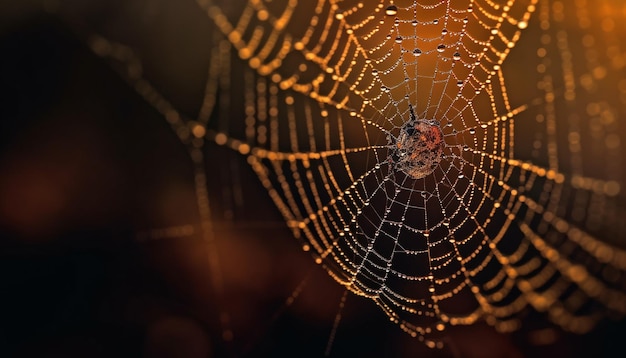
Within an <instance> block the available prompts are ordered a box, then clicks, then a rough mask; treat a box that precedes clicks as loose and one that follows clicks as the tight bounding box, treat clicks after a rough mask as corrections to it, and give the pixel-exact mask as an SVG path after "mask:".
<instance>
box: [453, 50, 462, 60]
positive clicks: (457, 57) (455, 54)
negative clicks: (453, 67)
mask: <svg viewBox="0 0 626 358" xmlns="http://www.w3.org/2000/svg"><path fill="white" fill-rule="evenodd" d="M452 58H453V59H454V60H455V61H458V60H460V59H461V54H460V53H458V52H455V53H454V55H452Z"/></svg>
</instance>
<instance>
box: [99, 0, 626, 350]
mask: <svg viewBox="0 0 626 358" xmlns="http://www.w3.org/2000/svg"><path fill="white" fill-rule="evenodd" d="M198 3H199V5H200V7H201V8H202V9H203V10H204V11H206V13H207V15H208V17H209V18H210V19H211V20H212V21H213V23H214V24H215V27H216V28H217V31H216V32H215V34H214V35H215V36H214V41H213V52H212V57H211V63H210V65H209V75H208V80H207V87H206V93H205V101H204V102H203V105H202V108H201V109H200V111H199V114H198V116H197V118H195V119H194V120H191V119H188V118H185V117H184V116H183V115H182V114H180V113H179V112H178V111H176V109H175V108H174V107H173V106H172V105H171V104H170V103H169V102H168V101H167V100H166V99H164V98H163V97H161V96H160V95H159V94H158V92H157V91H156V90H155V89H154V88H153V87H152V86H151V85H150V84H149V83H148V82H147V81H146V80H144V79H143V78H142V77H141V66H140V64H139V63H138V61H137V60H136V59H134V58H133V57H132V56H130V55H128V56H126V55H123V56H121V55H119V54H120V53H126V52H125V51H121V50H120V51H116V49H118V50H119V49H120V48H123V46H122V47H120V45H116V44H114V43H111V42H108V41H107V40H105V39H103V38H100V37H98V38H94V40H93V42H92V45H93V46H92V47H93V48H94V51H95V52H96V53H99V54H101V55H103V56H112V57H117V58H118V59H120V60H122V61H123V62H126V63H127V65H128V74H129V77H130V79H131V80H132V81H133V83H134V85H135V88H137V90H138V92H139V93H141V94H142V95H143V96H144V97H145V98H146V99H147V100H148V101H150V102H151V103H152V104H153V105H154V106H155V108H157V109H159V110H160V111H161V112H162V113H163V114H164V116H165V117H166V119H167V120H168V121H169V122H170V123H171V124H172V126H173V128H174V130H175V131H176V133H178V135H179V136H180V137H181V140H183V141H184V142H185V143H188V144H190V145H191V147H192V148H194V149H193V150H192V151H191V155H192V159H194V161H195V162H197V163H203V160H204V159H203V158H202V151H201V150H200V149H201V148H202V146H203V145H204V144H203V143H204V142H203V141H204V140H205V139H208V140H210V141H212V142H214V143H217V144H218V145H223V146H227V147H230V148H232V149H234V150H236V151H238V152H240V153H241V154H242V155H244V156H246V157H247V160H248V163H249V164H250V165H251V167H252V168H253V169H254V171H255V172H256V173H257V174H258V176H259V178H260V180H261V182H262V184H263V185H264V186H265V187H266V189H267V190H268V193H269V195H270V197H271V198H272V199H273V201H274V202H275V204H276V205H277V207H278V209H279V210H280V212H281V213H282V215H283V216H284V218H285V220H286V221H287V224H288V225H289V227H291V228H292V230H293V233H294V235H295V236H296V237H297V238H298V239H299V240H301V241H302V248H303V249H304V250H305V251H310V252H311V254H312V256H313V259H314V260H315V262H316V263H318V264H321V265H323V267H324V268H325V269H326V270H327V271H328V273H329V274H330V275H331V276H332V277H333V278H334V279H335V280H336V281H337V282H339V283H340V284H342V285H344V286H345V287H346V288H347V289H349V290H350V291H352V292H354V293H355V294H358V295H362V296H365V297H368V298H371V299H372V300H373V301H374V302H375V303H376V304H377V305H379V306H380V307H381V309H382V310H383V311H384V312H385V313H386V314H387V315H388V316H389V318H390V320H391V321H393V322H395V323H397V324H398V325H399V326H400V327H401V328H402V329H403V330H404V331H406V332H408V333H409V334H411V335H413V336H416V337H419V339H420V340H424V339H425V337H429V338H428V339H426V343H427V344H428V345H429V346H432V347H435V346H439V345H440V343H439V342H438V341H437V335H438V333H437V332H438V331H443V330H444V329H445V327H446V326H447V325H468V324H472V323H474V322H476V321H477V320H479V319H484V320H485V321H486V322H487V323H489V324H492V325H494V326H496V328H498V329H501V330H504V331H508V330H513V329H515V328H517V327H518V325H519V323H518V318H519V313H520V312H523V311H524V310H526V309H527V307H529V306H530V307H532V308H534V309H536V310H539V311H546V312H547V314H548V316H549V317H550V318H551V319H552V320H553V321H554V322H556V323H557V324H559V325H561V326H562V327H564V328H565V329H568V330H571V331H574V332H585V331H588V330H589V329H591V328H592V327H593V325H594V324H595V323H596V322H597V321H598V320H599V319H600V318H601V317H602V316H603V314H604V312H606V309H607V308H608V309H609V310H610V311H614V312H618V313H620V314H623V313H625V312H626V294H624V291H625V285H626V278H625V275H624V270H626V252H624V251H623V250H622V249H619V248H617V246H616V245H619V243H620V242H621V240H623V238H624V232H626V230H625V229H626V228H625V227H624V226H625V225H626V224H625V221H624V220H623V218H624V217H625V215H624V209H623V208H622V207H620V206H619V204H618V203H619V200H620V198H623V195H622V193H621V185H622V177H621V167H622V166H623V157H622V155H621V150H622V147H621V144H620V143H621V140H623V133H620V132H619V129H620V123H619V122H618V117H619V116H620V115H624V114H625V113H624V112H625V110H624V104H626V79H624V76H623V71H624V66H626V52H625V51H624V49H623V44H621V43H620V40H619V33H620V32H622V33H623V32H626V29H624V28H623V23H624V22H623V21H621V22H620V20H621V19H623V18H624V17H626V7H625V6H624V5H623V4H621V3H620V2H619V1H603V2H602V4H601V5H600V6H596V5H593V4H592V3H591V2H589V1H585V0H577V1H575V2H574V5H572V6H571V7H567V9H566V6H565V3H564V2H562V1H547V0H542V1H539V0H529V1H508V2H499V1H489V0H484V1H478V0H477V1H470V0H461V1H453V0H449V1H435V0H432V1H393V2H388V1H381V2H373V1H372V2H365V1H363V2H359V1H351V0H346V1H325V0H319V1H297V0H284V1H277V0H273V1H261V0H250V1H248V2H247V3H246V4H242V6H241V7H238V6H227V5H228V4H226V3H224V4H222V3H221V2H219V1H214V2H210V1H203V0H199V1H198ZM568 5H569V4H568ZM596 23H600V26H595V27H594V26H593V25H594V24H596ZM618 26H622V27H618ZM527 31H528V32H530V33H531V34H533V35H534V36H536V37H537V38H538V40H535V41H533V42H531V43H533V44H538V46H539V48H538V49H536V54H535V53H532V54H531V55H532V56H529V57H532V60H530V61H526V62H530V64H528V63H523V64H522V65H523V66H527V67H524V68H518V67H516V68H514V69H512V70H511V73H512V75H513V76H517V77H516V79H517V80H518V81H519V80H524V79H526V78H525V76H534V77H536V78H537V81H536V83H537V89H536V91H537V92H536V94H537V96H536V98H535V99H530V100H528V99H526V100H527V102H526V103H523V104H522V105H518V106H513V105H512V104H511V103H510V101H509V98H508V97H509V96H508V92H507V89H506V87H505V83H504V78H505V73H506V71H505V70H503V66H504V67H506V63H505V60H507V56H508V55H509V53H510V52H511V51H512V50H513V49H514V48H515V47H516V45H517V44H518V41H519V40H520V37H523V36H522V34H523V33H525V32H527ZM579 33H580V36H579V37H577V35H578V34H579ZM529 35H530V34H529ZM231 49H234V52H235V53H237V55H238V56H239V57H240V58H241V59H243V60H244V61H245V63H246V64H247V66H244V69H243V70H242V71H235V70H234V69H232V68H231V66H233V64H234V63H235V62H234V61H233V59H232V58H231ZM533 51H535V48H533ZM116 54H118V55H117V56H116ZM576 56H579V57H581V58H582V60H578V57H576ZM126 57H128V58H126ZM514 72H518V73H517V74H515V73H514ZM519 72H521V76H520V73H519ZM613 74H614V75H615V76H613ZM619 75H621V77H620V76H619ZM234 81H240V82H241V83H243V86H244V93H243V101H244V108H243V112H244V113H242V116H241V117H237V118H234V119H232V118H231V119H229V118H228V117H226V118H225V117H224V116H221V117H220V116H213V115H212V113H213V111H214V109H215V108H216V103H218V102H219V103H227V102H228V99H227V100H224V99H225V98H231V97H235V96H241V95H242V94H241V93H238V92H236V91H235V90H233V89H232V83H233V82H234ZM606 93H609V95H607V94H606ZM221 110H222V111H223V110H224V109H223V108H222V109H221ZM412 116H415V117H416V118H417V119H418V120H434V121H437V122H438V123H439V125H440V127H441V130H442V132H443V136H444V141H445V148H444V151H443V155H442V157H441V161H440V162H439V163H438V165H437V166H436V168H435V170H434V171H433V172H432V173H431V174H430V175H428V176H426V177H425V178H421V179H414V178H412V177H410V176H408V175H406V174H405V173H404V172H402V171H400V170H398V168H397V167H396V165H395V161H397V158H395V157H394V156H393V155H392V153H394V146H396V145H397V140H398V138H399V135H400V132H401V130H402V128H403V126H404V125H405V124H406V123H407V121H409V120H411V118H412ZM520 131H521V132H523V134H524V142H522V143H514V142H515V138H521V136H519V137H518V136H516V132H520ZM528 138H532V140H529V139H528ZM597 158H602V160H600V161H599V160H597ZM209 160H210V158H209ZM198 180H200V181H202V178H201V177H200V178H199V179H198ZM609 241H611V242H609ZM455 299H464V300H465V301H468V300H469V301H471V302H473V303H472V304H471V305H470V306H468V305H467V304H464V305H456V304H455V302H457V301H455ZM459 307H461V308H459ZM468 307H470V308H468Z"/></svg>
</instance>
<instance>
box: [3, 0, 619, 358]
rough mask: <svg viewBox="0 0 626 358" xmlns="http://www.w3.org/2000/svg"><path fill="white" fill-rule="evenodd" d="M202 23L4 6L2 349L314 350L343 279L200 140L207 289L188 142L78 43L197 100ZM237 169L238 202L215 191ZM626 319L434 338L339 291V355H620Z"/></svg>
mask: <svg viewBox="0 0 626 358" xmlns="http://www.w3.org/2000/svg"><path fill="white" fill-rule="evenodd" d="M208 22H209V21H208V20H207V19H206V18H205V17H204V15H203V14H202V13H201V12H200V11H198V9H197V5H196V4H195V3H194V2H193V1H178V2H176V1H103V0H91V1H78V0H76V1H73V2H72V1H53V0H50V1H43V2H41V1H34V0H33V1H20V2H16V1H7V0H5V1H1V2H0V118H1V121H0V357H212V356H321V355H323V354H324V352H325V350H326V347H327V344H328V340H329V335H330V333H331V330H332V327H333V322H334V320H335V315H336V314H337V312H338V310H339V302H340V300H341V297H342V295H343V289H342V288H341V287H339V285H337V284H336V283H335V282H334V281H333V280H332V279H331V278H330V277H328V275H327V274H326V273H325V272H324V270H323V269H322V268H321V267H319V266H317V265H315V264H314V263H313V261H312V260H311V258H310V256H309V255H307V254H305V253H304V252H302V250H301V249H300V246H299V244H298V243H297V242H296V241H295V240H294V239H293V237H292V235H291V232H290V231H289V230H288V229H287V228H286V225H285V224H284V221H283V220H282V218H281V216H280V214H279V213H278V211H277V210H276V209H275V207H274V205H273V204H272V202H271V200H270V198H269V197H268V195H267V193H266V192H265V190H264V189H263V187H262V186H261V185H260V183H258V180H257V178H256V175H255V174H254V173H253V172H252V171H251V169H250V168H249V166H248V165H247V164H246V163H245V158H243V157H242V156H240V155H238V154H237V153H234V152H232V151H229V150H226V149H223V148H218V147H212V146H211V144H209V145H208V146H209V148H208V149H207V153H208V156H209V159H210V160H211V161H212V162H211V163H214V166H213V165H210V166H212V168H209V169H210V170H211V171H210V176H209V178H208V188H209V197H210V199H211V204H212V205H213V207H212V209H213V216H214V225H215V232H216V237H217V238H218V240H217V246H213V247H215V248H216V249H218V251H219V254H220V263H221V265H220V267H221V271H222V272H221V274H222V278H223V281H224V285H223V291H222V292H218V293H217V294H216V292H215V289H214V287H213V286H212V284H211V279H212V278H211V274H210V268H209V259H208V258H209V255H210V252H207V243H206V241H204V240H203V239H202V238H201V235H200V230H199V226H198V222H199V218H198V209H197V201H196V193H195V192H194V190H195V189H194V183H193V165H192V162H191V160H190V158H189V154H188V152H187V149H186V147H185V146H184V145H183V144H182V143H181V142H180V141H179V139H178V138H177V137H176V135H175V134H174V133H173V131H172V130H171V128H170V127H169V125H168V124H167V123H166V121H165V120H164V119H163V118H162V116H161V115H160V114H159V113H158V112H157V111H156V110H155V109H154V108H152V106H150V105H149V104H148V103H146V102H145V101H144V100H143V99H142V98H141V97H140V96H139V95H138V94H136V92H135V91H134V90H133V89H132V88H130V87H129V85H128V84H127V83H126V82H125V81H124V79H123V78H122V77H121V76H119V74H118V73H117V72H116V71H115V70H114V69H113V68H112V66H111V65H110V64H109V63H107V62H106V61H104V60H102V59H101V58H98V57H97V56H95V55H94V54H93V53H92V52H91V51H90V49H89V48H88V46H87V44H86V38H87V37H88V36H89V34H91V32H92V31H96V30H97V31H103V32H106V33H110V34H113V35H118V37H122V35H123V38H124V39H125V40H127V42H128V43H129V44H130V45H134V46H138V47H140V48H142V49H143V52H142V53H141V55H142V58H151V59H152V62H148V63H147V64H146V72H148V73H150V74H151V75H152V77H151V79H152V80H153V81H154V82H155V84H156V85H157V86H158V87H159V89H161V90H162V92H163V93H164V94H165V95H166V97H167V98H171V99H172V101H173V102H174V103H176V104H177V106H178V107H179V108H182V109H183V111H189V113H194V112H193V111H194V110H195V106H196V105H197V103H198V101H199V100H201V98H200V97H201V95H202V86H203V85H204V83H203V81H204V78H205V69H206V65H207V60H208V48H207V46H206V44H207V43H208V40H207V39H208V38H209V35H208V34H207V33H206V30H207V29H208V27H209V25H208ZM190 35H191V36H190ZM233 181H236V182H237V183H238V184H237V185H238V188H239V189H238V190H240V191H241V192H240V193H239V194H237V195H239V196H240V197H242V198H243V199H244V200H243V204H242V203H238V202H237V200H234V199H232V197H233V196H236V195H234V194H233V193H227V194H228V195H226V194H225V191H228V190H231V189H229V187H228V183H233ZM225 183H226V184H225ZM225 198H226V199H225ZM229 198H230V199H229ZM240 199H241V198H240ZM167 228H169V230H166V229H167ZM294 292H297V293H299V295H298V296H297V297H296V298H295V300H294V302H293V304H289V305H286V304H285V303H286V302H287V301H288V300H289V298H290V296H291V295H292V294H293V293H294ZM218 296H219V297H218ZM225 312H227V313H228V314H229V316H230V323H229V325H230V328H229V329H230V332H231V333H232V336H230V334H227V335H226V337H224V332H223V331H222V328H221V327H222V324H221V323H220V321H223V315H224V313H225ZM624 328H626V327H625V326H624V323H623V322H620V321H612V320H607V321H606V322H604V323H603V324H602V325H601V326H600V327H598V329H597V330H595V331H594V332H592V333H590V334H588V335H586V336H574V335H570V334H567V333H564V332H562V331H560V330H559V329H558V328H555V327H553V326H552V325H550V324H549V323H548V322H546V321H545V320H544V319H543V317H541V316H540V315H537V314H533V313H529V316H528V318H527V319H526V320H525V325H524V327H523V329H522V330H520V331H519V332H516V333H514V334H512V335H503V334H499V333H497V332H495V331H494V330H493V329H492V328H490V327H487V326H484V325H481V324H479V325H476V326H472V327H458V328H453V329H450V330H449V331H448V332H447V333H446V338H445V339H446V341H447V342H448V343H449V345H448V347H447V348H445V349H444V350H441V351H432V350H429V349H427V348H426V347H425V346H424V345H423V344H421V343H419V342H417V341H416V340H414V339H411V338H410V337H409V336H408V335H406V334H405V333H403V332H402V331H401V330H400V329H399V328H398V327H397V326H395V325H394V324H392V323H390V322H388V320H387V318H386V316H385V315H384V314H383V313H382V312H381V310H380V309H378V308H377V307H376V306H375V305H374V304H373V303H372V302H371V301H369V300H366V299H363V298H360V297H355V296H353V295H348V297H347V301H346V305H345V308H344V310H343V311H342V320H341V322H340V324H339V326H338V330H337V333H336V337H335V339H334V342H333V344H332V350H331V356H371V357H374V356H417V355H419V356H423V357H451V356H452V357H454V356H456V357H522V356H534V357H589V356H594V357H598V356H606V357H609V356H618V355H619V353H620V352H621V353H622V354H624V353H625V352H626V348H624V344H623V342H622V341H621V338H622V337H623V335H624V332H625V331H624ZM225 338H226V339H225ZM231 338H232V339H231Z"/></svg>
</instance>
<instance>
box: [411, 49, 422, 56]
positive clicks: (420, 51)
mask: <svg viewBox="0 0 626 358" xmlns="http://www.w3.org/2000/svg"><path fill="white" fill-rule="evenodd" d="M421 54H422V50H420V49H418V48H416V49H415V50H413V56H416V57H417V56H419V55H421Z"/></svg>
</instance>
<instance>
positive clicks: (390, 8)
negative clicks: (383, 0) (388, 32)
mask: <svg viewBox="0 0 626 358" xmlns="http://www.w3.org/2000/svg"><path fill="white" fill-rule="evenodd" d="M397 13H398V8H397V7H396V6H395V5H389V6H387V8H386V9H385V14H386V15H387V16H394V15H396V14H397Z"/></svg>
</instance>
